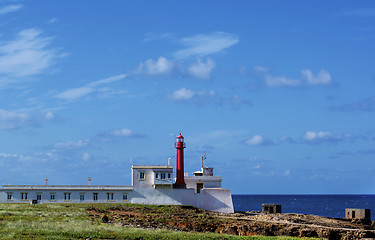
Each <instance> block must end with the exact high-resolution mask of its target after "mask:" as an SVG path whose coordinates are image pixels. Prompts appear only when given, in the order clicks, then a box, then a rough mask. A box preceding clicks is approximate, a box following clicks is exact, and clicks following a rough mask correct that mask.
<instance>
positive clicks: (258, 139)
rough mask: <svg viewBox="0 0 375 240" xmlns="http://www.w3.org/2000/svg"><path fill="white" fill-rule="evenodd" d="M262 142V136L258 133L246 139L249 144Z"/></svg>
mask: <svg viewBox="0 0 375 240" xmlns="http://www.w3.org/2000/svg"><path fill="white" fill-rule="evenodd" d="M263 142H264V138H263V137H262V136H260V135H255V136H253V137H252V138H250V139H248V140H247V141H246V143H247V144H249V145H261V144H262V143H263Z"/></svg>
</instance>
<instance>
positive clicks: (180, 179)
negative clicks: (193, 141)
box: [173, 133, 186, 188]
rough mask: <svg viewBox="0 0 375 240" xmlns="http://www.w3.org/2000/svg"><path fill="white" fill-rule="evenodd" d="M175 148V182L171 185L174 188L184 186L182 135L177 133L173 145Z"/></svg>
mask: <svg viewBox="0 0 375 240" xmlns="http://www.w3.org/2000/svg"><path fill="white" fill-rule="evenodd" d="M174 147H175V148H176V149H177V157H176V160H177V164H176V183H175V184H174V185H173V187H174V188H186V183H185V179H184V148H185V143H184V137H183V136H182V135H181V133H180V135H178V136H177V137H176V143H175V146H174Z"/></svg>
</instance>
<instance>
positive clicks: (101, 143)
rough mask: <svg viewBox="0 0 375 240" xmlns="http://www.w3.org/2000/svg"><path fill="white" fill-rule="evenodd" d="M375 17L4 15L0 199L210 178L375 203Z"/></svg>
mask: <svg viewBox="0 0 375 240" xmlns="http://www.w3.org/2000/svg"><path fill="white" fill-rule="evenodd" d="M374 42H375V3H374V2H373V1H288V2H282V1H235V2H233V1H162V2H159V1H111V2H108V1H79V2H77V1H42V0H36V1H33V2H32V3H31V2H28V1H6V0H1V1H0V136H1V137H0V169H1V172H2V173H1V175H0V183H1V184H44V178H45V177H48V178H49V184H87V178H88V177H89V176H90V177H91V178H92V183H93V184H130V183H131V182H130V168H131V165H132V164H166V163H167V159H168V157H171V158H172V159H173V161H172V162H173V163H175V149H174V141H175V136H177V135H178V133H179V132H181V133H182V134H183V135H184V137H185V141H186V144H187V148H186V150H185V157H186V158H185V162H186V163H185V170H186V171H188V172H190V173H191V172H193V171H196V170H198V169H199V167H200V157H201V156H202V155H203V153H204V152H205V153H206V155H207V160H206V162H205V165H207V166H210V167H214V173H215V174H216V175H221V176H222V177H223V187H225V188H228V189H231V190H232V193H235V194H236V193H237V194H240V193H241V194H257V193H266V194H276V193H281V194H282V193H286V194H288V193H291V194H293V193H297V194H298V193H301V194H303V193H316V194H319V193H333V194H336V193H369V194H371V193H374V192H375V184H374V183H375V163H374V160H375V145H374V144H375V131H374V120H375V91H374V90H375V60H374V56H375V47H374Z"/></svg>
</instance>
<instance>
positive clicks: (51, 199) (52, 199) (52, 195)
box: [50, 193, 56, 201]
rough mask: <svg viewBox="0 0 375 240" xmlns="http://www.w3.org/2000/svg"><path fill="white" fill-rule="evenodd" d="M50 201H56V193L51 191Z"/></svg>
mask: <svg viewBox="0 0 375 240" xmlns="http://www.w3.org/2000/svg"><path fill="white" fill-rule="evenodd" d="M50 201H56V193H50Z"/></svg>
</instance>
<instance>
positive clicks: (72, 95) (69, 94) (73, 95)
mask: <svg viewBox="0 0 375 240" xmlns="http://www.w3.org/2000/svg"><path fill="white" fill-rule="evenodd" d="M93 91H94V89H93V88H90V87H80V88H72V89H68V90H66V91H64V92H61V93H59V94H57V95H56V98H60V99H65V100H75V99H77V98H81V97H84V96H86V95H88V94H90V93H92V92H93Z"/></svg>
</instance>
